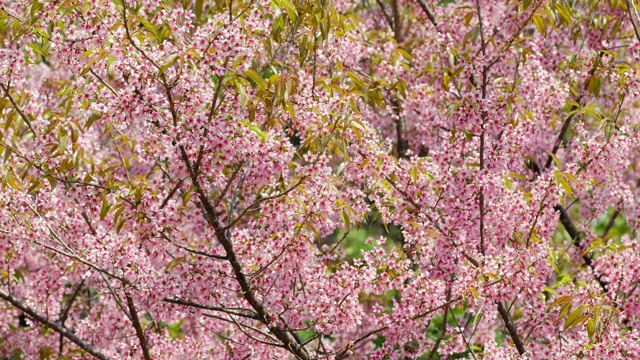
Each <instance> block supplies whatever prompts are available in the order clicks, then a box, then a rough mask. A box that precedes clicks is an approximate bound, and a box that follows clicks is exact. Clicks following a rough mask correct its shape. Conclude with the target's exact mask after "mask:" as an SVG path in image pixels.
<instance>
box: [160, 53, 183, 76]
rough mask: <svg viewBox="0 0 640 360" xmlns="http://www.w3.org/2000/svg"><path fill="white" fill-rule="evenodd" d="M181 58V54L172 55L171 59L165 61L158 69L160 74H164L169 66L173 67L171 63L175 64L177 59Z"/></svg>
mask: <svg viewBox="0 0 640 360" xmlns="http://www.w3.org/2000/svg"><path fill="white" fill-rule="evenodd" d="M179 58H180V56H178V55H177V54H176V55H172V56H171V57H170V58H169V60H168V61H167V62H166V63H164V65H162V66H160V69H159V70H158V76H162V74H164V73H165V71H167V69H169V67H171V65H173V64H175V63H176V61H177V60H178V59H179Z"/></svg>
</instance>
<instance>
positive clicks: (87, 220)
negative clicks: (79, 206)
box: [82, 211, 98, 236]
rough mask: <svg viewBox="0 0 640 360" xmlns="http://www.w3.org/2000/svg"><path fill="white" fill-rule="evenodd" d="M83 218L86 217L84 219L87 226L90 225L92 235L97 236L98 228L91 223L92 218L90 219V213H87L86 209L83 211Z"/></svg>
mask: <svg viewBox="0 0 640 360" xmlns="http://www.w3.org/2000/svg"><path fill="white" fill-rule="evenodd" d="M82 218H83V219H84V221H85V222H86V223H87V226H89V230H90V231H91V235H93V236H97V235H98V233H97V232H96V229H95V228H94V227H93V225H92V224H91V219H89V215H87V212H86V211H83V212H82Z"/></svg>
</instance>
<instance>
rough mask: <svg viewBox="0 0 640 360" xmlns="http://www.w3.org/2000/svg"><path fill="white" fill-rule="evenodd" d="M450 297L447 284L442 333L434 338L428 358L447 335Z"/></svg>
mask: <svg viewBox="0 0 640 360" xmlns="http://www.w3.org/2000/svg"><path fill="white" fill-rule="evenodd" d="M450 298H451V287H450V286H449V287H448V288H447V305H446V306H445V308H444V315H443V317H442V334H440V336H438V339H436V342H435V343H434V344H433V348H432V349H431V351H430V352H429V356H428V357H427V359H428V360H431V359H433V357H434V356H435V355H436V353H437V352H438V347H439V346H440V343H441V342H442V340H443V339H444V337H445V336H446V335H447V318H448V317H449V304H448V303H449V299H450Z"/></svg>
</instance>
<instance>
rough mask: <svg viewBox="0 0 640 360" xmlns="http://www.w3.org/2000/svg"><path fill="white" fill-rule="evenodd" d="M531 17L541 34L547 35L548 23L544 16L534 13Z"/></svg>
mask: <svg viewBox="0 0 640 360" xmlns="http://www.w3.org/2000/svg"><path fill="white" fill-rule="evenodd" d="M531 19H532V20H533V23H534V24H535V25H536V29H538V32H539V33H540V34H542V35H543V36H546V35H547V24H546V23H545V21H544V18H543V17H542V15H539V14H534V15H533V16H532V17H531Z"/></svg>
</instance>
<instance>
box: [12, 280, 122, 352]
mask: <svg viewBox="0 0 640 360" xmlns="http://www.w3.org/2000/svg"><path fill="white" fill-rule="evenodd" d="M0 299H2V300H5V301H7V302H9V303H10V304H11V305H13V306H15V307H16V308H18V309H20V310H21V311H22V312H23V313H25V314H27V315H29V316H30V317H31V318H32V319H33V320H35V321H37V322H39V323H40V324H42V325H44V326H46V327H48V328H49V329H51V330H53V331H55V332H57V333H59V334H61V335H62V336H64V337H66V338H67V339H69V340H70V341H71V342H73V343H74V344H76V345H78V347H80V348H81V349H82V350H84V351H86V352H87V353H89V354H91V355H92V356H93V357H95V358H96V359H100V360H108V359H109V358H108V357H106V356H105V355H104V354H102V353H101V352H100V351H98V350H96V349H95V348H94V347H93V346H91V345H90V344H87V343H86V342H84V341H83V340H82V339H80V338H79V337H77V336H76V335H75V334H74V333H73V332H71V331H70V330H69V329H67V328H66V327H64V326H62V325H60V324H57V323H55V322H53V321H51V320H50V319H48V318H47V317H45V316H43V315H40V314H39V313H38V312H36V311H35V310H34V309H32V308H30V307H29V306H27V305H25V304H24V303H22V302H21V301H20V300H18V299H16V298H15V297H13V296H12V295H11V294H9V293H6V292H4V291H3V290H0Z"/></svg>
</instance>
